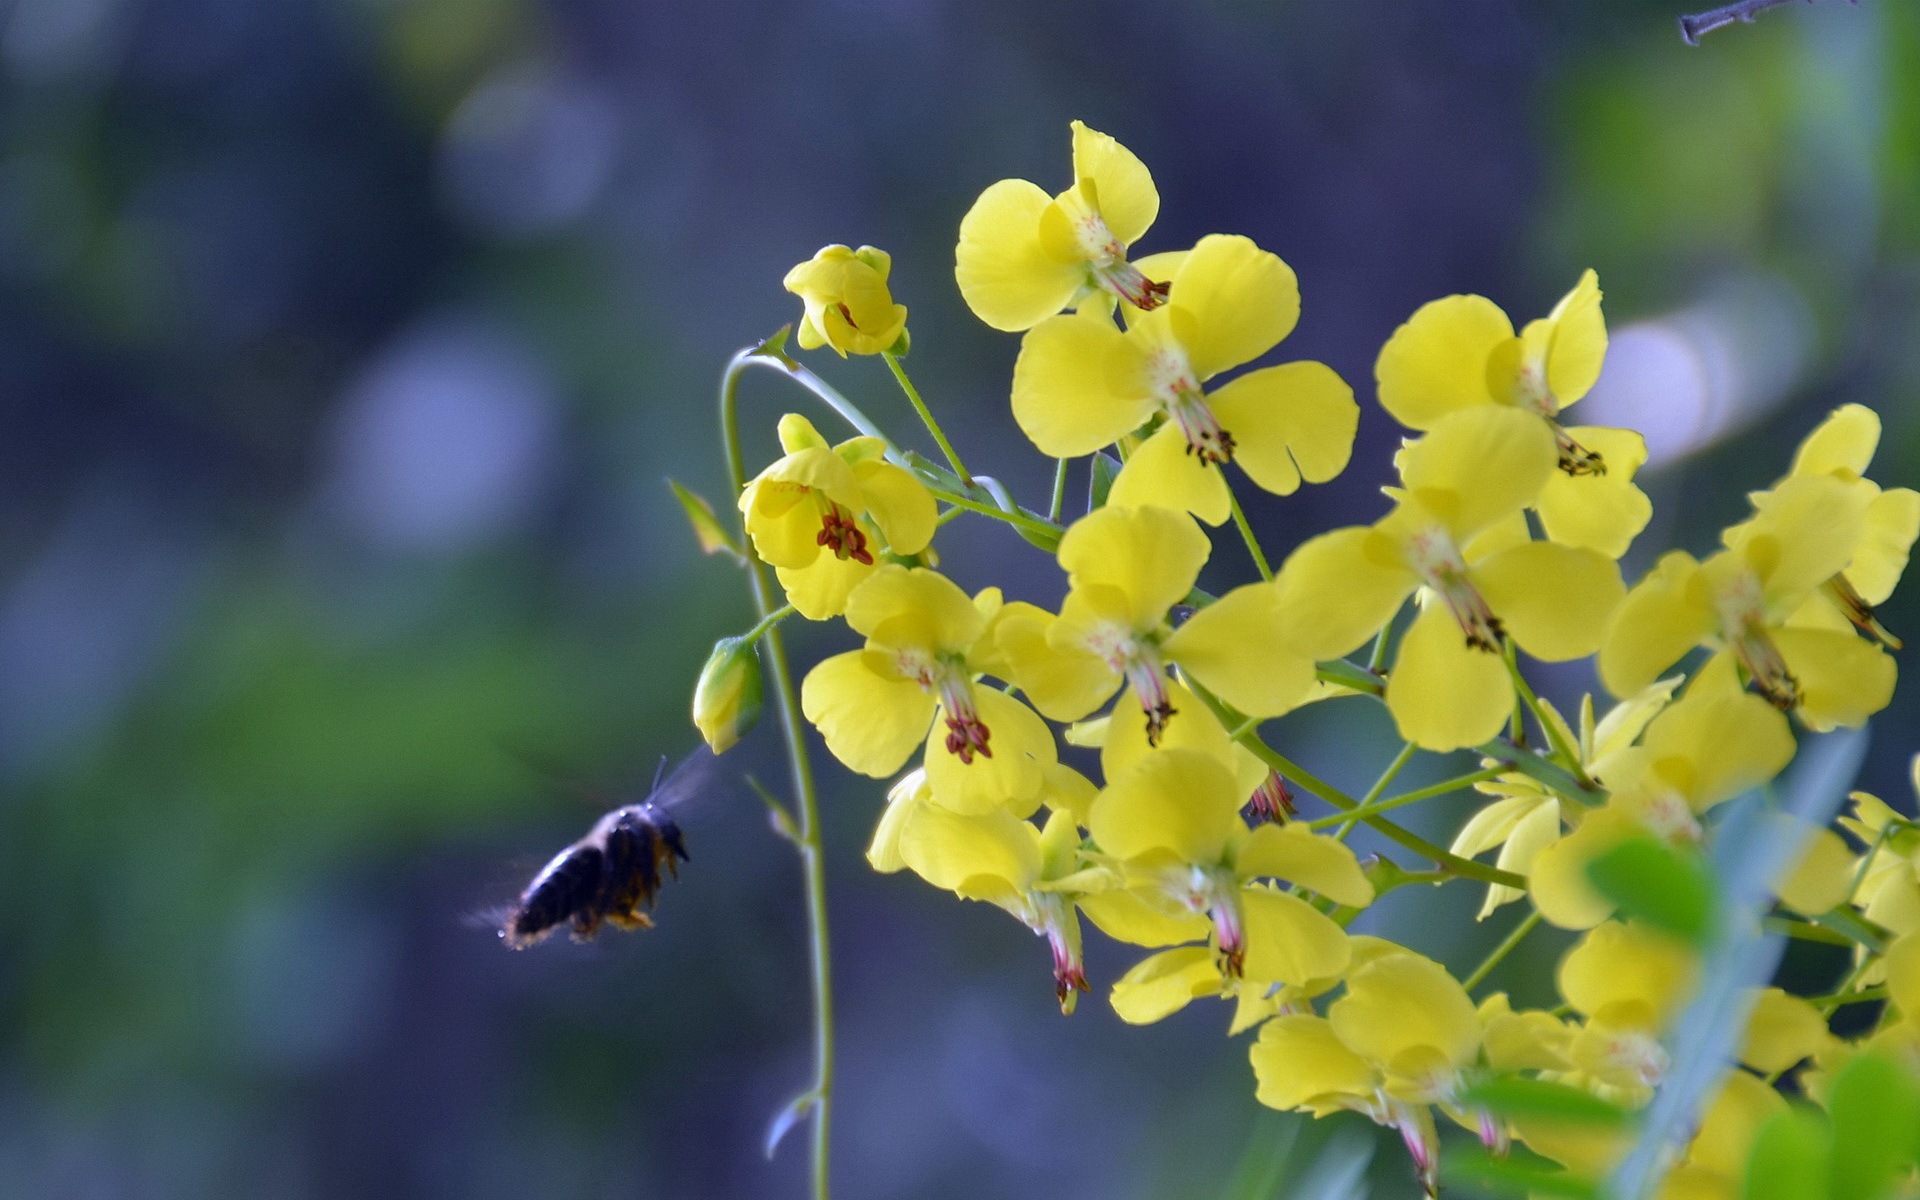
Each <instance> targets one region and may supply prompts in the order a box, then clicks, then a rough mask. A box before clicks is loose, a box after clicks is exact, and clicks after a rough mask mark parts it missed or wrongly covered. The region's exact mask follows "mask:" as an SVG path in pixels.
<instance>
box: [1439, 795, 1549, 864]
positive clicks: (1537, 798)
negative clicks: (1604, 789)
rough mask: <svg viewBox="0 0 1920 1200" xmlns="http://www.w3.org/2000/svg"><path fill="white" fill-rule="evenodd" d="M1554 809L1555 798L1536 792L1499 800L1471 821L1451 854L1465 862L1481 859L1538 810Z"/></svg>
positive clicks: (1478, 813) (1454, 840) (1464, 827)
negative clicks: (1466, 860)
mask: <svg viewBox="0 0 1920 1200" xmlns="http://www.w3.org/2000/svg"><path fill="white" fill-rule="evenodd" d="M1552 805H1554V801H1553V799H1552V797H1550V796H1547V795H1546V794H1544V793H1542V792H1534V791H1528V792H1525V793H1522V794H1520V795H1517V796H1508V797H1505V798H1504V799H1500V800H1496V801H1494V802H1493V803H1492V804H1489V805H1487V806H1486V807H1485V808H1483V809H1481V810H1480V811H1479V812H1477V813H1475V814H1473V816H1471V817H1469V818H1468V819H1467V823H1466V824H1465V825H1462V826H1461V827H1460V832H1459V833H1457V834H1455V835H1454V837H1453V845H1452V846H1450V847H1448V850H1449V851H1450V852H1451V853H1454V854H1458V855H1459V856H1460V857H1462V858H1478V857H1479V856H1480V855H1482V854H1485V853H1486V852H1487V851H1489V850H1491V849H1493V848H1494V847H1495V846H1498V845H1500V844H1502V843H1503V842H1505V841H1506V840H1507V839H1508V838H1509V837H1512V836H1513V831H1514V828H1515V827H1516V826H1518V825H1519V824H1520V822H1521V821H1523V820H1525V819H1526V818H1527V816H1528V815H1529V814H1530V813H1532V812H1533V811H1534V810H1536V809H1538V808H1540V807H1542V806H1552ZM1554 807H1555V811H1556V813H1557V812H1558V807H1557V806H1554Z"/></svg>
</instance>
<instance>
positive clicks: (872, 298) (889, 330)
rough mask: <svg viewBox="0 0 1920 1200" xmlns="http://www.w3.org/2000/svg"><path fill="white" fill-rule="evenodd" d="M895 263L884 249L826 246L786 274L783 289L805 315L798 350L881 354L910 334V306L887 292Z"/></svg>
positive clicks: (844, 354)
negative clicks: (828, 348) (823, 348)
mask: <svg viewBox="0 0 1920 1200" xmlns="http://www.w3.org/2000/svg"><path fill="white" fill-rule="evenodd" d="M892 270H893V259H891V258H890V257H888V255H887V252H886V251H884V250H876V249H874V248H873V247H872V246H862V247H860V248H859V249H858V250H849V249H847V248H846V247H845V246H828V247H826V248H825V249H823V250H821V251H820V253H818V254H816V255H814V256H813V257H812V258H810V259H808V260H807V261H806V262H803V263H801V264H800V265H799V266H797V267H795V268H794V269H793V270H791V271H788V272H787V277H786V279H785V281H784V286H785V287H786V289H787V290H788V291H790V292H792V293H793V294H794V295H796V296H798V297H800V300H801V302H802V303H803V304H804V305H805V306H806V312H805V313H804V315H802V316H801V318H800V328H799V330H798V331H797V332H798V336H799V340H800V348H801V349H803V350H814V349H818V348H819V347H821V346H832V347H833V349H834V351H835V352H836V353H837V354H839V355H840V357H841V358H845V357H846V356H847V355H849V354H883V353H885V352H886V351H888V350H892V349H893V348H894V347H895V346H896V345H898V344H899V343H900V341H901V339H902V338H904V337H905V336H906V333H907V306H906V305H904V304H895V303H894V302H893V293H892V292H890V291H888V290H887V276H888V274H889V273H891V271H892Z"/></svg>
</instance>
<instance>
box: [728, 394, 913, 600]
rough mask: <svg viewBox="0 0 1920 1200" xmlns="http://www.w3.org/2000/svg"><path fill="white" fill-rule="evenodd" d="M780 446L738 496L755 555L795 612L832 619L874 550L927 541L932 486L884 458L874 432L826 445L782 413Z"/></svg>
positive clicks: (872, 560) (868, 569)
mask: <svg viewBox="0 0 1920 1200" xmlns="http://www.w3.org/2000/svg"><path fill="white" fill-rule="evenodd" d="M780 447H781V449H783V450H784V451H786V453H785V455H784V456H783V457H781V458H779V459H776V460H775V461H774V462H773V464H772V465H770V466H769V467H767V469H766V470H764V471H762V472H760V474H759V475H758V476H757V477H755V478H754V479H753V481H752V482H750V483H748V484H747V486H746V489H745V490H744V491H742V492H741V493H740V511H741V512H742V513H743V514H745V516H746V525H747V534H748V536H749V537H751V538H752V539H753V548H754V552H755V553H757V554H758V555H759V556H760V557H761V559H762V560H764V561H766V562H768V563H771V564H772V565H773V568H774V573H775V574H777V575H778V576H779V577H780V585H781V586H782V587H783V588H785V589H786V592H787V599H788V600H790V601H792V602H793V607H794V608H795V609H796V610H798V611H799V613H800V615H801V616H803V617H806V618H807V619H808V620H812V621H824V620H826V619H827V618H828V617H834V616H838V615H839V614H840V613H841V612H842V611H844V610H845V608H846V606H847V596H848V595H849V594H850V593H851V592H852V591H853V589H854V588H855V587H856V586H858V585H859V584H860V583H861V581H863V580H864V579H866V577H867V576H868V575H870V574H872V573H873V570H874V567H875V565H876V563H877V562H878V556H879V555H880V554H882V553H885V552H888V551H890V552H892V553H894V554H899V555H914V554H919V553H920V552H921V551H923V550H925V549H926V548H927V546H928V545H929V544H930V543H931V542H932V541H933V531H934V522H935V519H936V516H937V514H938V506H937V505H935V504H934V501H933V493H931V492H929V491H928V490H927V489H926V485H925V484H922V483H921V482H920V481H919V480H918V479H915V478H914V477H913V476H912V475H911V474H909V473H908V472H907V471H905V470H903V469H901V468H900V467H897V466H894V465H893V464H892V463H890V462H888V461H886V458H885V447H884V446H883V445H882V444H881V442H880V441H879V439H878V438H871V437H857V438H852V439H850V440H848V441H844V442H841V443H840V444H839V445H838V446H829V445H827V441H826V439H825V438H823V437H821V436H820V434H819V431H818V430H816V429H814V427H813V425H812V424H811V423H810V422H809V421H807V419H806V418H805V417H801V416H798V415H796V414H794V413H788V414H787V415H786V416H784V417H782V418H781V419H780Z"/></svg>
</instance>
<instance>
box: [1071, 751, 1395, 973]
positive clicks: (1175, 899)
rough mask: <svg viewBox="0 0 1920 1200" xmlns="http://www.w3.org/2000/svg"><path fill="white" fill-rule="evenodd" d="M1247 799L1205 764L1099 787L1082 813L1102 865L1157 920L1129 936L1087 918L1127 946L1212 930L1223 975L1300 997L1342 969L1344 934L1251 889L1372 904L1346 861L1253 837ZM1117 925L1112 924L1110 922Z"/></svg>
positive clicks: (1299, 904) (1199, 755)
mask: <svg viewBox="0 0 1920 1200" xmlns="http://www.w3.org/2000/svg"><path fill="white" fill-rule="evenodd" d="M1245 803H1246V794H1245V792H1244V791H1243V790H1242V789H1241V787H1240V786H1239V785H1238V784H1236V782H1235V780H1234V778H1233V775H1232V774H1231V773H1230V772H1229V771H1228V770H1227V768H1226V767H1224V766H1222V765H1221V764H1220V762H1219V761H1218V760H1217V759H1215V758H1214V757H1213V756H1211V755H1208V754H1205V753H1203V752H1201V751H1197V750H1184V749H1166V750H1158V751H1155V752H1154V753H1152V754H1149V755H1147V756H1146V757H1145V758H1143V759H1141V760H1140V761H1138V762H1136V763H1134V764H1132V765H1131V766H1129V767H1127V768H1126V769H1125V770H1124V771H1122V772H1121V773H1120V774H1119V775H1117V776H1115V777H1114V778H1112V779H1110V780H1109V781H1108V782H1107V786H1106V788H1105V789H1104V790H1103V791H1101V793H1100V795H1099V796H1098V797H1097V798H1096V799H1095V800H1094V802H1093V808H1092V810H1091V811H1090V812H1089V813H1088V817H1087V829H1088V832H1089V833H1090V834H1091V835H1092V837H1093V841H1094V844H1095V845H1096V846H1097V847H1099V851H1100V853H1101V854H1102V855H1103V856H1105V857H1107V858H1108V859H1111V860H1112V861H1113V862H1115V863H1116V864H1117V865H1118V868H1119V870H1120V872H1121V875H1122V878H1123V879H1124V880H1125V882H1126V884H1127V886H1128V889H1129V890H1130V891H1132V892H1133V893H1134V894H1135V895H1136V896H1137V897H1138V898H1139V899H1141V900H1144V901H1145V902H1146V903H1145V905H1143V906H1140V907H1141V908H1143V909H1146V910H1148V912H1147V914H1143V915H1149V916H1152V915H1157V917H1158V919H1152V920H1150V921H1149V922H1148V923H1147V924H1146V925H1145V926H1144V927H1142V928H1137V929H1136V928H1134V927H1132V926H1131V925H1129V924H1128V923H1126V921H1125V920H1124V914H1115V913H1113V912H1099V913H1096V911H1095V910H1094V909H1092V908H1089V910H1088V915H1089V917H1091V918H1093V920H1094V921H1095V923H1096V924H1098V925H1100V927H1101V928H1102V929H1103V930H1105V931H1106V932H1107V933H1109V934H1110V935H1112V936H1114V937H1117V938H1119V939H1121V940H1123V941H1135V940H1138V941H1144V942H1145V943H1146V944H1149V945H1151V944H1163V941H1162V939H1163V938H1165V937H1166V934H1167V933H1168V932H1170V931H1171V932H1174V933H1175V934H1176V938H1175V939H1172V940H1182V941H1187V940H1193V939H1195V938H1197V937H1199V936H1204V935H1205V934H1206V932H1207V931H1208V929H1209V927H1210V928H1211V938H1212V943H1213V947H1214V950H1215V951H1216V953H1217V954H1218V956H1219V958H1220V961H1221V964H1222V969H1223V971H1224V973H1225V974H1227V975H1230V976H1235V977H1244V978H1247V979H1251V980H1258V981H1263V982H1271V983H1280V984H1292V985H1295V986H1304V985H1308V984H1310V983H1312V982H1313V981H1315V980H1326V979H1332V978H1334V977H1337V976H1338V975H1339V974H1340V973H1341V972H1342V971H1344V970H1345V969H1346V967H1347V963H1348V961H1349V955H1350V950H1349V948H1348V945H1347V935H1346V932H1345V931H1344V930H1343V929H1341V928H1340V926H1338V925H1336V924H1335V923H1334V922H1333V921H1331V920H1329V919H1328V918H1327V917H1326V916H1325V915H1324V914H1322V913H1321V912H1320V911H1319V910H1318V909H1316V908H1314V907H1313V906H1312V905H1311V904H1308V903H1307V902H1306V901H1305V900H1302V899H1300V898H1299V897H1297V896H1294V895H1290V894H1288V893H1286V892H1282V891H1278V890H1276V889H1274V888H1270V887H1262V886H1258V885H1257V884H1255V882H1254V881H1255V880H1258V879H1287V880H1291V881H1293V882H1295V883H1298V884H1299V885H1301V886H1302V887H1305V888H1308V889H1311V890H1313V891H1315V892H1318V893H1320V894H1321V895H1323V896H1325V897H1327V898H1328V899H1329V900H1332V901H1334V902H1335V903H1337V904H1346V905H1351V906H1354V907H1360V906H1363V905H1366V904H1368V903H1370V902H1371V901H1372V899H1373V885H1372V884H1370V883H1368V882H1367V879H1366V876H1365V875H1363V874H1361V872H1360V867H1359V864H1358V863H1357V862H1355V860H1354V857H1353V852H1352V851H1351V850H1349V849H1347V847H1346V846H1345V845H1344V844H1343V843H1340V842H1336V841H1334V840H1333V839H1331V838H1326V837H1320V836H1318V835H1316V834H1313V833H1310V832H1309V831H1307V830H1306V829H1305V828H1303V827H1301V826H1298V825H1271V824H1268V825H1261V826H1259V827H1258V828H1256V829H1249V828H1248V826H1247V824H1246V822H1245V821H1244V820H1242V819H1241V817H1240V808H1241V806H1242V805H1243V804H1245ZM1116 915H1119V916H1121V917H1122V919H1120V920H1115V919H1112V918H1114V917H1115V916H1116Z"/></svg>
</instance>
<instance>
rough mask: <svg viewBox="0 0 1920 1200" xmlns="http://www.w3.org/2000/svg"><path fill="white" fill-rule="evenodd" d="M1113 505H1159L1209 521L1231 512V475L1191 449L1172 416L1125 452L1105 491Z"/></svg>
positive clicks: (1212, 522) (1127, 506)
mask: <svg viewBox="0 0 1920 1200" xmlns="http://www.w3.org/2000/svg"><path fill="white" fill-rule="evenodd" d="M1107 504H1108V506H1109V507H1114V508H1142V507H1145V506H1147V505H1157V506H1159V507H1161V508H1170V509H1175V510H1178V511H1181V512H1190V513H1192V514H1193V515H1194V516H1196V517H1198V518H1200V519H1201V520H1202V521H1205V522H1206V523H1207V524H1209V525H1219V524H1221V523H1222V522H1224V521H1225V520H1226V519H1227V517H1228V516H1230V515H1231V514H1232V507H1231V505H1232V501H1231V500H1230V499H1229V497H1228V495H1227V479H1226V476H1225V475H1224V474H1222V473H1221V470H1220V468H1219V467H1218V466H1217V465H1215V464H1214V463H1212V462H1209V461H1208V460H1206V459H1203V458H1201V457H1200V456H1199V455H1197V454H1194V453H1191V448H1190V446H1189V445H1188V442H1187V438H1186V435H1185V434H1183V433H1181V432H1180V427H1179V426H1177V425H1175V424H1174V423H1173V422H1171V421H1169V422H1167V423H1166V424H1165V425H1162V426H1161V427H1160V428H1159V429H1156V430H1155V431H1154V433H1153V436H1152V437H1149V438H1148V439H1147V440H1146V441H1145V442H1143V443H1141V444H1140V447H1139V449H1137V450H1135V451H1134V452H1133V453H1132V454H1130V455H1128V456H1127V463H1126V465H1125V466H1123V467H1121V468H1120V474H1119V476H1118V477H1117V478H1115V479H1114V481H1113V488H1112V490H1111V491H1109V492H1108V493H1107Z"/></svg>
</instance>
